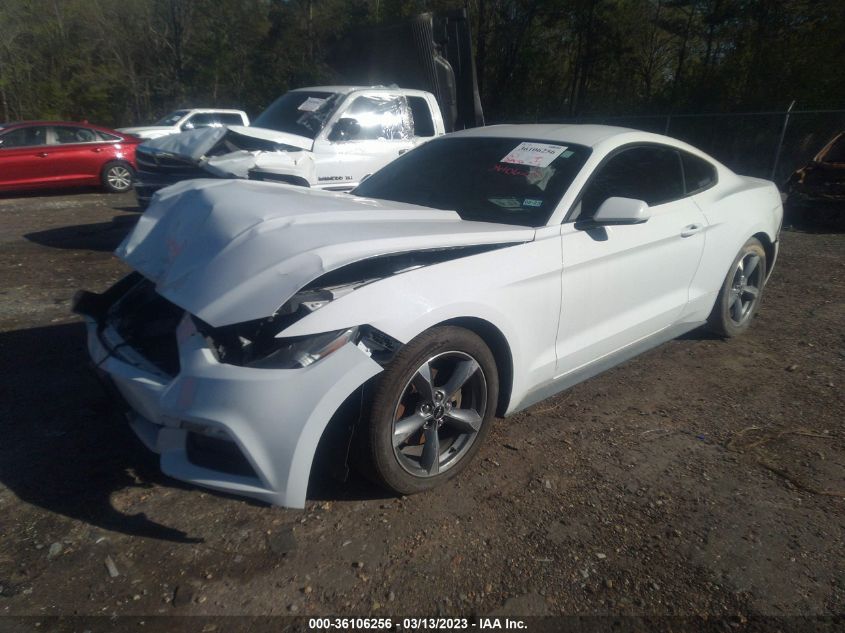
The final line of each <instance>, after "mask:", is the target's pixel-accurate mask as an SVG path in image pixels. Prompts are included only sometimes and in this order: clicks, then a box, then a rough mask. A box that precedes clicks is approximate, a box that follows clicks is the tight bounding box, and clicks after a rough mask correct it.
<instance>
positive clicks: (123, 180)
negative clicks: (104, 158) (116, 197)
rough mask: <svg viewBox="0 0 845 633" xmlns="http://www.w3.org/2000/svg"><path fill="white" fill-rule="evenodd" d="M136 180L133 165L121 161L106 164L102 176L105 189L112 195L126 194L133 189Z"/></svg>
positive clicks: (101, 179)
mask: <svg viewBox="0 0 845 633" xmlns="http://www.w3.org/2000/svg"><path fill="white" fill-rule="evenodd" d="M134 180H135V170H134V169H132V165H130V164H129V163H124V162H123V161H119V160H113V161H111V162H110V163H106V164H105V166H104V167H103V172H102V174H101V175H100V181H101V182H102V183H103V188H104V189H105V190H106V191H108V192H110V193H126V192H127V191H129V190H130V189H132V182H133V181H134Z"/></svg>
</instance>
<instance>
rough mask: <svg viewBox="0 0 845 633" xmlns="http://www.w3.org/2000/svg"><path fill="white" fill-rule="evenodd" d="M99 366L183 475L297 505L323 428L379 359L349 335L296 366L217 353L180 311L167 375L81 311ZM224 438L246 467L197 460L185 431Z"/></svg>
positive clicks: (147, 437)
mask: <svg viewBox="0 0 845 633" xmlns="http://www.w3.org/2000/svg"><path fill="white" fill-rule="evenodd" d="M86 321H87V328H88V351H89V354H90V356H91V359H92V360H93V362H94V364H95V366H96V367H97V370H98V371H100V372H104V373H105V374H107V376H108V379H109V380H110V382H111V383H112V384H113V385H114V387H115V388H116V389H117V391H118V392H119V393H120V395H121V396H122V397H123V399H124V400H125V402H126V404H127V405H128V406H129V408H130V412H129V419H130V425H131V427H132V429H133V430H134V431H135V433H136V434H137V435H138V437H139V438H140V439H141V441H142V442H143V443H144V444H145V445H146V446H147V447H148V448H149V449H150V450H152V451H155V452H156V453H158V454H160V456H161V469H162V471H163V472H164V473H165V474H167V475H169V476H171V477H173V478H175V479H179V480H181V481H185V482H189V483H193V484H197V485H199V486H205V487H208V488H213V489H216V490H222V491H225V492H229V493H234V494H240V495H245V496H249V497H253V498H256V499H260V500H262V501H265V502H268V503H271V504H274V505H282V506H288V507H296V508H302V507H304V505H305V495H306V492H307V488H308V477H309V474H310V471H311V464H312V461H313V458H314V454H315V452H316V449H317V444H318V442H319V440H320V437H321V436H322V434H323V430H324V429H325V427H326V425H327V424H328V422H329V420H330V419H331V418H332V415H333V414H334V413H335V411H337V410H338V408H339V407H340V405H341V404H342V403H343V402H344V400H346V398H347V397H348V396H349V395H350V394H352V393H353V392H354V391H355V390H356V389H357V388H358V387H360V386H361V385H362V384H363V383H364V382H366V381H367V380H368V379H369V378H371V377H372V376H375V375H376V374H378V373H379V372H380V371H381V370H382V368H381V366H380V365H379V364H378V363H376V362H375V361H373V360H372V359H371V358H370V357H369V356H368V355H367V354H365V353H364V352H363V351H362V350H361V349H359V348H358V347H356V346H355V345H353V344H351V343H347V344H346V345H345V346H344V347H342V348H340V349H339V350H337V351H336V352H334V353H332V354H331V355H330V356H328V357H326V358H324V359H322V360H321V361H319V362H316V363H314V364H313V365H310V366H308V367H306V368H303V369H278V370H277V369H255V368H249V367H239V366H234V365H227V364H224V363H220V362H218V361H217V359H216V358H215V356H214V354H213V353H212V351H211V350H210V349H209V348H208V346H207V344H206V341H205V339H204V337H203V336H202V335H201V334H200V333H199V332H197V330H196V328H195V327H194V324H193V321H192V319H191V318H190V316H188V314H187V313H186V314H185V316H184V317H183V318H182V320H181V322H180V324H179V327H178V329H177V333H176V337H177V341H178V348H179V364H180V369H179V373H178V374H177V375H176V376H169V375H167V374H166V373H164V372H162V371H161V370H160V369H159V368H158V367H157V366H156V365H154V364H152V363H151V362H149V361H148V360H147V359H145V358H144V357H143V356H142V355H141V354H140V353H139V352H138V351H136V350H135V349H134V348H132V347H131V346H130V345H129V344H128V342H127V341H124V340H123V339H122V338H121V337H120V335H119V334H118V332H117V331H116V330H115V329H114V328H113V327H111V326H110V325H108V324H103V323H102V321H101V322H100V323H98V322H97V319H95V318H94V317H91V316H89V317H86ZM197 436H204V437H205V438H211V439H213V440H214V441H217V442H218V444H221V443H222V444H224V445H226V444H228V445H229V446H231V448H232V449H233V450H234V451H235V452H237V453H239V454H240V455H241V456H242V458H243V459H245V461H246V463H248V467H247V468H245V469H240V470H239V471H237V472H232V471H228V470H221V469H215V468H214V467H209V466H208V465H207V464H200V463H197V460H196V459H195V458H194V456H193V454H192V450H191V445H192V442H191V438H192V437H197Z"/></svg>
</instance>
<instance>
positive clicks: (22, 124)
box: [0, 121, 127, 136]
mask: <svg viewBox="0 0 845 633" xmlns="http://www.w3.org/2000/svg"><path fill="white" fill-rule="evenodd" d="M31 125H69V126H74V127H87V128H90V129H92V130H100V131H102V132H108V133H109V134H115V135H117V136H127V135H126V134H124V133H122V132H118V131H117V130H114V129H113V128H110V127H105V126H103V125H94V124H93V123H83V122H82V121H15V122H14V123H0V129H2V130H3V131H6V130H11V129H12V128H16V127H27V126H31Z"/></svg>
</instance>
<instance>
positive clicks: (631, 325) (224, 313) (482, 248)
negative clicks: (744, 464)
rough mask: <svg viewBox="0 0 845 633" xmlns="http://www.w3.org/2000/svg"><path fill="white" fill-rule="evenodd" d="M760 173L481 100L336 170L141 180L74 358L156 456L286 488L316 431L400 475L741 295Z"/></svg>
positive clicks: (331, 449) (254, 491)
mask: <svg viewBox="0 0 845 633" xmlns="http://www.w3.org/2000/svg"><path fill="white" fill-rule="evenodd" d="M782 214H783V210H782V206H781V199H780V196H779V194H778V191H777V189H776V188H775V186H774V185H773V184H772V183H770V182H767V181H764V180H758V179H755V178H748V177H743V176H738V175H736V174H735V173H733V172H732V171H730V170H729V169H727V168H726V167H725V166H723V165H721V164H719V163H718V162H717V161H715V160H713V159H712V158H710V157H709V156H707V155H706V154H703V153H702V152H700V151H699V150H697V149H695V148H693V147H690V146H689V145H686V144H684V143H682V142H680V141H676V140H673V139H670V138H667V137H664V136H657V135H653V134H647V133H644V132H637V131H633V130H626V129H621V128H612V127H604V126H592V125H586V126H572V125H564V126H561V125H520V126H493V127H486V128H479V129H475V130H469V131H465V132H460V133H457V134H451V135H448V136H445V137H442V138H440V139H435V140H432V141H431V142H429V143H427V144H425V145H423V146H421V147H420V148H418V149H415V150H413V151H412V152H409V153H408V154H406V155H404V156H402V157H400V158H398V159H397V160H396V161H394V162H393V163H391V164H390V165H388V166H387V167H385V168H384V169H382V170H381V171H379V172H377V173H375V174H374V175H372V176H371V177H370V178H369V179H368V180H366V181H365V182H363V183H362V184H361V185H360V186H359V187H358V189H357V190H355V191H354V192H353V193H352V194H351V195H350V194H338V193H328V192H321V191H309V190H306V189H302V188H298V187H288V186H281V185H278V184H269V183H261V182H250V181H224V180H199V181H189V182H183V183H180V184H177V185H174V186H172V187H170V188H168V189H165V190H163V191H161V192H160V193H159V194H158V195H157V197H156V198H155V199H154V201H153V204H152V206H151V207H150V208H149V210H148V211H147V212H146V213H145V214H144V215H143V216H142V217H141V219H140V221H139V223H138V225H137V227H136V228H135V229H134V230H133V232H132V233H131V234H130V235H129V236H128V237H127V238H126V240H125V241H124V242H123V244H122V245H121V246H120V247H119V248H118V250H117V255H118V256H119V257H121V258H122V259H123V260H124V261H125V262H126V263H128V264H129V265H130V266H131V267H132V268H133V269H134V270H135V271H137V272H135V273H133V274H130V275H129V276H128V277H126V278H124V279H123V280H122V281H120V282H118V283H117V284H116V285H115V286H113V287H112V288H111V289H109V290H108V291H106V292H105V293H102V294H94V293H86V292H82V293H79V294H78V295H77V299H76V301H75V309H76V310H77V312H80V313H82V314H84V315H85V316H86V319H87V321H88V332H89V334H88V346H89V351H90V354H91V356H92V359H93V361H94V363H95V365H96V366H97V367H98V369H99V370H100V371H101V372H102V373H104V374H105V375H106V376H107V378H108V381H109V383H110V384H112V385H113V386H114V387H116V390H117V391H118V392H119V394H120V396H121V397H122V400H123V401H124V402H125V403H126V404H127V405H128V407H127V409H128V412H129V413H128V416H129V419H130V423H131V426H132V428H133V429H134V430H135V432H136V433H137V434H138V435H139V436H140V438H141V439H142V440H143V441H144V443H145V444H146V445H147V446H148V447H149V448H150V449H152V450H154V451H156V452H158V453H160V455H161V467H162V469H163V471H164V472H165V473H167V474H168V475H171V476H173V477H175V478H177V479H181V480H184V481H188V482H193V483H195V484H198V485H201V486H207V487H210V488H215V489H218V490H224V491H228V492H233V493H238V494H243V495H248V496H251V497H256V498H259V499H262V500H265V501H267V502H270V503H274V504H279V505H285V506H291V507H302V506H304V503H305V498H306V490H307V485H308V479H309V475H310V472H311V468H312V462H314V457H315V453H316V452H317V447H318V444H319V443H321V440H322V445H321V451H320V453H321V455H322V453H323V447H327V448H326V451H327V454H328V455H329V456H332V457H331V459H330V460H329V461H332V460H333V462H334V465H340V464H343V465H345V463H346V457H347V454H349V453H350V449H352V450H351V454H352V456H353V457H354V458H355V460H356V461H357V462H358V463H359V464H360V465H361V466H363V469H364V471H365V472H366V473H368V474H369V475H370V476H371V477H372V478H374V479H375V480H376V481H378V482H380V483H382V484H384V485H386V486H387V487H389V488H390V489H392V490H394V491H397V492H400V493H404V494H407V493H412V492H417V491H421V490H426V489H428V488H432V487H434V486H436V485H438V484H440V483H441V482H443V481H445V480H446V479H449V478H451V477H453V476H455V475H456V474H457V473H458V472H459V471H460V470H462V469H463V468H464V467H465V466H466V465H467V463H468V462H469V461H471V459H472V457H473V455H474V454H475V453H476V452H477V451H478V449H479V446H480V444H481V442H482V440H483V439H484V437H485V436H486V435H487V434H488V433H489V431H490V427H491V422H492V419H493V417H494V415H496V414H499V415H505V416H506V415H509V414H512V413H514V412H516V411H519V410H521V409H524V408H525V407H527V406H529V405H531V404H533V403H535V402H537V401H539V400H541V399H543V398H547V397H549V396H551V395H552V394H554V393H557V392H559V391H561V390H562V389H565V388H567V387H569V386H571V385H573V384H575V383H577V382H579V381H581V380H584V379H586V378H588V377H590V376H593V375H595V374H597V373H598V372H600V371H602V370H605V369H607V368H609V367H612V366H613V365H616V364H618V363H620V362H622V361H624V360H625V359H628V358H630V357H632V356H634V355H635V354H638V353H640V352H642V351H644V350H645V349H647V348H650V347H652V346H654V345H657V344H659V343H661V342H664V341H667V340H669V339H671V338H673V337H676V336H678V335H679V334H681V333H683V332H686V331H688V330H691V329H693V328H696V327H698V326H700V325H702V324H705V323H708V324H709V326H710V327H711V328H712V329H713V330H715V331H716V332H718V333H720V334H721V335H723V336H734V335H736V334H739V333H741V332H742V331H744V330H745V329H746V328H747V327H748V326H749V324H750V321H751V319H752V317H753V316H754V314H755V312H756V310H757V308H758V306H759V303H760V298H761V295H762V293H763V287H764V285H765V283H766V280H767V278H768V276H769V274H770V272H771V270H772V266H773V264H774V261H775V258H776V256H777V252H778V234H779V231H780V225H781V219H782Z"/></svg>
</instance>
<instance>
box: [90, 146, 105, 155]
mask: <svg viewBox="0 0 845 633" xmlns="http://www.w3.org/2000/svg"><path fill="white" fill-rule="evenodd" d="M91 151H92V152H94V153H95V154H99V153H100V152H102V151H103V148H102V147H95V148H94V149H92V150H91Z"/></svg>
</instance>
